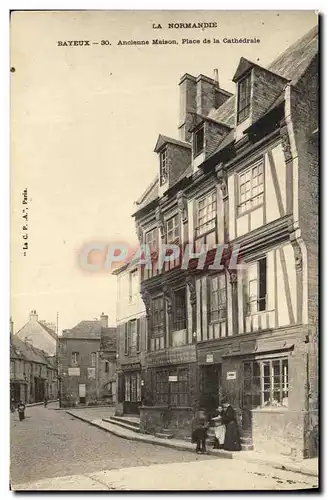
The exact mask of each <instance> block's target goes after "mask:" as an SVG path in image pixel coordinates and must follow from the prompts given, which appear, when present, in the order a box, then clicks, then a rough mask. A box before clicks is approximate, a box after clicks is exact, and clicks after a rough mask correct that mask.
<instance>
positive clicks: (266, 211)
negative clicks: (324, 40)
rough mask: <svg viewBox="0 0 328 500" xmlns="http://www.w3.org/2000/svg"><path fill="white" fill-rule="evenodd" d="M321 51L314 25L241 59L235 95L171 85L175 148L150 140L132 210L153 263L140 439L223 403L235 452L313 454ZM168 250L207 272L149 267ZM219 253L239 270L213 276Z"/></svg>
mask: <svg viewBox="0 0 328 500" xmlns="http://www.w3.org/2000/svg"><path fill="white" fill-rule="evenodd" d="M317 53H318V31H317V28H316V27H315V28H314V29H312V30H311V31H310V32H309V33H307V34H306V35H305V36H304V37H303V38H301V39H300V40H299V41H297V42H296V43H295V44H294V45H292V46H291V47H289V48H288V49H287V50H286V51H285V52H284V53H282V54H281V55H279V56H278V58H277V59H276V60H275V61H274V62H273V63H272V64H270V66H269V67H267V68H264V67H262V66H261V65H259V64H257V63H254V62H252V61H249V60H247V59H245V58H243V57H242V58H241V59H240V62H239V65H238V67H237V68H236V71H235V74H234V75H232V77H233V78H232V79H233V82H235V86H236V92H235V94H234V95H231V94H229V93H228V92H227V91H225V90H223V89H221V88H220V86H219V82H218V78H217V74H216V75H215V77H214V79H211V78H208V77H206V76H203V75H200V76H198V77H197V78H196V77H194V76H192V75H189V74H185V75H184V76H183V77H182V79H181V81H180V84H179V85H180V127H179V139H172V138H168V137H164V136H162V135H160V136H159V139H158V141H157V144H156V147H155V152H156V153H157V154H158V157H159V173H158V175H157V176H156V179H155V180H154V182H153V183H152V184H151V185H150V186H149V188H148V189H147V190H146V191H145V193H144V195H143V196H142V197H141V199H140V200H139V201H138V203H137V211H136V213H135V214H134V216H135V218H136V222H137V230H138V235H139V239H140V243H143V244H147V245H149V247H150V248H151V255H152V265H151V266H144V267H143V270H142V277H141V279H142V283H141V292H142V296H143V299H144V302H145V306H146V314H147V321H148V343H147V355H146V366H147V374H146V377H145V391H146V392H147V393H148V399H147V401H146V402H145V404H144V405H143V406H142V408H141V425H142V426H143V427H144V429H146V430H147V431H149V432H152V431H154V430H158V429H159V428H160V427H161V428H164V429H165V428H166V429H169V430H170V432H172V433H174V434H176V435H183V434H184V435H187V434H188V432H189V423H190V419H191V417H192V415H193V411H194V409H195V408H196V407H197V405H198V406H199V405H201V406H203V407H205V408H206V409H207V410H208V411H211V410H212V409H214V407H215V406H216V405H217V404H218V402H223V401H224V400H225V401H227V402H229V403H230V404H232V405H233V406H234V407H235V409H236V410H237V413H238V416H239V423H240V427H241V430H242V439H243V445H244V447H246V448H255V449H256V450H265V451H266V452H272V453H281V454H286V455H290V456H314V455H316V453H317V438H318V435H317V429H318V422H317V409H318V403H317V395H318V389H317V317H318V313H317V297H318V283H317V281H318V267H317V257H318V253H317V252H318V250H317V248H318V234H317V232H318V144H317V140H318V123H317V122H318V110H317V102H318V84H319V81H318V59H317V57H318V55H317ZM164 243H165V244H178V245H179V246H180V248H181V249H184V248H185V244H186V243H189V244H192V245H193V252H194V254H193V255H191V256H192V257H194V259H195V258H198V262H200V261H202V262H204V259H203V257H204V253H206V260H205V265H200V266H197V267H196V266H195V265H192V261H190V262H189V266H188V267H187V268H184V266H181V262H182V261H181V254H180V259H179V258H178V257H177V258H176V259H175V260H174V261H173V260H172V261H171V262H164V263H161V262H160V265H159V261H160V257H159V256H160V255H161V247H162V245H163V244H164ZM204 245H206V247H204ZM218 245H226V247H227V249H228V250H227V255H228V256H229V255H231V251H233V252H235V251H236V249H237V251H238V264H234V265H232V264H230V265H229V262H230V261H229V259H226V258H223V259H222V264H223V265H222V269H221V270H218V269H217V268H215V269H214V268H213V265H212V264H213V262H214V259H215V251H214V250H215V248H217V246H218ZM211 249H212V250H211ZM231 262H232V261H231ZM211 266H212V268H211ZM146 267H148V269H146Z"/></svg>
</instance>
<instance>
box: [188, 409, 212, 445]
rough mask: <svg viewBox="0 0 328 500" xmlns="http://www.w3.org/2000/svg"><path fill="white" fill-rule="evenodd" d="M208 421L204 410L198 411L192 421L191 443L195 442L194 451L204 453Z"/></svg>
mask: <svg viewBox="0 0 328 500" xmlns="http://www.w3.org/2000/svg"><path fill="white" fill-rule="evenodd" d="M207 428H208V423H207V420H206V417H205V414H204V411H202V410H201V411H198V412H197V414H196V416H195V418H194V419H193V422H192V435H191V441H192V443H196V453H206V437H207Z"/></svg>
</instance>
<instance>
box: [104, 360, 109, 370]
mask: <svg viewBox="0 0 328 500" xmlns="http://www.w3.org/2000/svg"><path fill="white" fill-rule="evenodd" d="M105 373H109V361H105Z"/></svg>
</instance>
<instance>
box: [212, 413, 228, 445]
mask: <svg viewBox="0 0 328 500" xmlns="http://www.w3.org/2000/svg"><path fill="white" fill-rule="evenodd" d="M222 411H223V408H222V406H219V407H218V408H217V412H218V416H217V417H214V418H212V420H213V422H214V424H215V428H214V432H215V443H214V446H213V448H215V449H218V450H219V449H222V448H223V444H224V438H225V432H226V428H225V425H224V423H223V422H222Z"/></svg>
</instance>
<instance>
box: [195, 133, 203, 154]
mask: <svg viewBox="0 0 328 500" xmlns="http://www.w3.org/2000/svg"><path fill="white" fill-rule="evenodd" d="M203 150H204V125H202V126H201V127H200V128H199V129H198V130H196V131H195V132H194V157H196V156H198V155H199V154H200V153H202V152H203Z"/></svg>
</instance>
